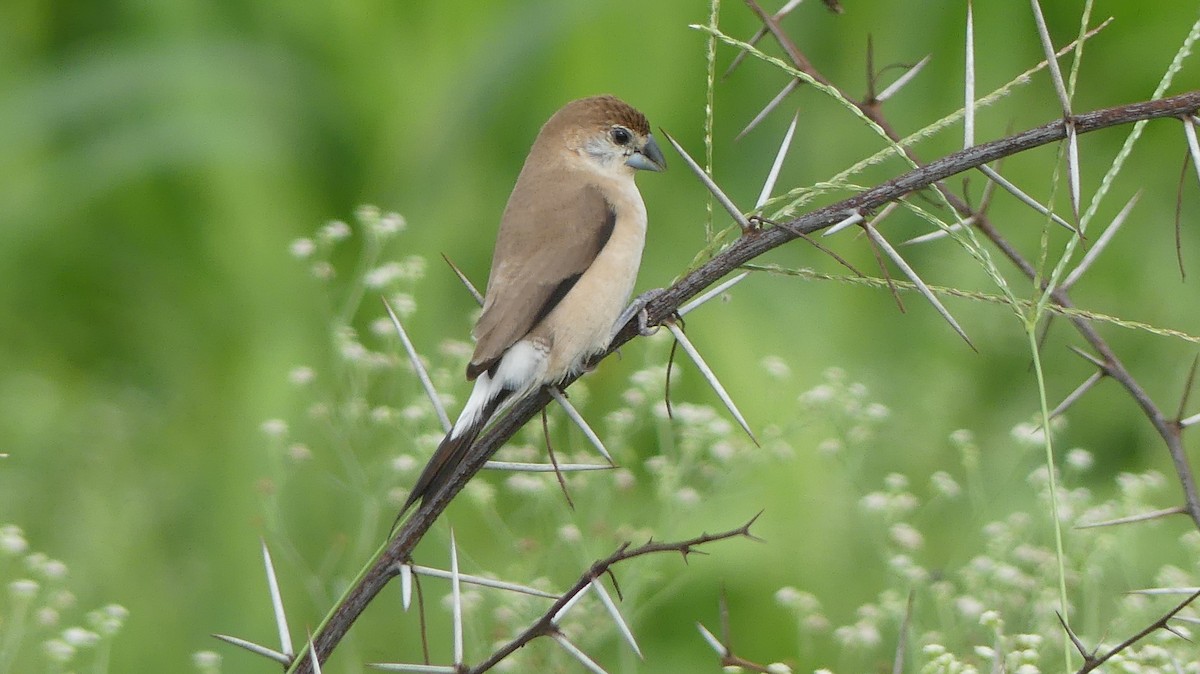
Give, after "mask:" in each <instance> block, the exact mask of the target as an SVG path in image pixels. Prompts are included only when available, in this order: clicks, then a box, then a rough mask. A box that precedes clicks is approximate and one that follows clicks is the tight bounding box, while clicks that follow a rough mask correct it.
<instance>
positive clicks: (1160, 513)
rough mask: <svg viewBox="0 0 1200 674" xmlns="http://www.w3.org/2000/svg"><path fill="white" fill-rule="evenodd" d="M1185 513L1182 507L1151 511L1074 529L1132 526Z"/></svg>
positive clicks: (1089, 523)
mask: <svg viewBox="0 0 1200 674" xmlns="http://www.w3.org/2000/svg"><path fill="white" fill-rule="evenodd" d="M1185 512H1187V510H1186V509H1185V508H1183V506H1175V507H1174V508H1163V509H1162V510H1152V511H1150V512H1146V513H1138V514H1136V515H1129V516H1128V517H1117V518H1115V519H1111V520H1104V521H1103V522H1087V523H1086V524H1076V525H1075V528H1076V529H1095V528H1097V527H1111V526H1116V525H1118V524H1133V523H1134V522H1145V521H1147V520H1156V519H1158V518H1160V517H1167V516H1170V515H1182V514H1183V513H1185Z"/></svg>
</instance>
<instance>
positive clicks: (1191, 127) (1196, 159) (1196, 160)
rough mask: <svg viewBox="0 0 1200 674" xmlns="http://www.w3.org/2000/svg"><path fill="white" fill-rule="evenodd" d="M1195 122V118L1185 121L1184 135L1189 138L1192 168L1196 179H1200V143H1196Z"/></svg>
mask: <svg viewBox="0 0 1200 674" xmlns="http://www.w3.org/2000/svg"><path fill="white" fill-rule="evenodd" d="M1195 120H1196V118H1195V117H1188V118H1187V119H1185V120H1183V133H1184V135H1186V136H1187V143H1188V151H1189V152H1191V153H1192V168H1193V169H1195V171H1196V177H1197V178H1200V143H1197V142H1196V121H1195Z"/></svg>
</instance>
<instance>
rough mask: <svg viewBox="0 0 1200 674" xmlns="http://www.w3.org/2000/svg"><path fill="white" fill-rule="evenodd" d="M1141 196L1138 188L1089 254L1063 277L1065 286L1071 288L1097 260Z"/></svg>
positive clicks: (1089, 250) (1090, 249) (1093, 245)
mask: <svg viewBox="0 0 1200 674" xmlns="http://www.w3.org/2000/svg"><path fill="white" fill-rule="evenodd" d="M1141 196H1142V192H1141V190H1138V191H1137V192H1136V193H1135V194H1134V195H1133V196H1132V197H1130V198H1129V201H1127V202H1126V203H1125V208H1122V209H1121V212H1120V213H1117V217H1115V218H1113V221H1112V224H1110V225H1109V226H1108V228H1107V229H1105V230H1104V232H1103V233H1101V234H1100V238H1098V239H1096V242H1095V243H1093V244H1092V247H1091V248H1089V249H1088V252H1087V254H1085V255H1084V256H1083V259H1082V260H1080V261H1079V264H1078V265H1076V267H1075V268H1074V269H1072V270H1071V273H1070V274H1067V277H1066V278H1065V279H1063V282H1062V286H1063V287H1064V288H1070V287H1071V286H1073V285H1075V282H1076V281H1078V280H1079V277H1080V276H1083V274H1084V272H1086V271H1087V270H1088V269H1090V268H1091V266H1092V263H1094V262H1095V261H1096V258H1098V257H1100V253H1101V252H1102V251H1103V250H1104V248H1105V246H1107V245H1108V242H1109V241H1112V238H1113V236H1115V235H1116V233H1117V230H1119V229H1121V225H1123V224H1125V220H1126V218H1128V217H1129V212H1130V211H1132V210H1133V206H1134V204H1136V203H1137V201H1138V198H1140V197H1141Z"/></svg>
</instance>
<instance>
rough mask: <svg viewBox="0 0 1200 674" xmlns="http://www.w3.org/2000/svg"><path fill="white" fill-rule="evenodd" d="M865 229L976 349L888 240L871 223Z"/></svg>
mask: <svg viewBox="0 0 1200 674" xmlns="http://www.w3.org/2000/svg"><path fill="white" fill-rule="evenodd" d="M863 229H865V230H866V231H867V236H869V237H871V240H872V241H874V242H875V245H877V246H879V248H880V250H882V251H883V252H884V253H885V254H886V255H887V256H888V257H890V258H891V259H892V262H894V263H896V266H897V267H899V268H900V271H902V272H904V275H905V276H907V277H908V280H910V281H912V282H913V285H915V286H916V287H917V290H919V291H920V292H921V294H922V295H924V296H925V299H927V300H929V303H930V304H932V305H933V308H934V309H936V310H937V312H938V313H939V314H941V315H942V318H944V319H946V322H947V323H949V324H950V327H952V328H954V331H955V332H957V333H958V336H959V337H962V338H963V341H965V342H966V343H967V346H970V347H971V348H972V349H974V348H975V345H974V344H972V343H971V338H970V337H967V333H966V332H965V331H964V330H963V329H962V326H960V325H959V324H958V321H956V320H954V316H951V315H950V312H949V311H947V310H946V307H944V306H942V303H941V302H940V301H939V300H938V298H937V295H934V294H933V291H932V290H930V289H929V286H927V285H925V282H924V281H922V280H921V277H920V276H917V272H915V271H913V268H912V267H910V266H909V265H908V262H906V261H905V260H904V258H903V257H901V256H900V253H897V252H896V249H895V248H892V244H890V243H888V242H887V239H885V238H883V236H882V235H880V233H879V232H878V231H876V229H875V228H874V227H872V226H871V225H870V223H867V224H866V225H865V226H864V227H863Z"/></svg>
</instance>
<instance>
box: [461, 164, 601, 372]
mask: <svg viewBox="0 0 1200 674" xmlns="http://www.w3.org/2000/svg"><path fill="white" fill-rule="evenodd" d="M538 177H541V176H532V175H531V176H522V178H529V180H518V181H517V182H518V186H517V188H515V189H514V190H513V194H512V196H511V197H510V198H509V202H508V207H507V208H506V209H505V211H504V218H503V219H502V220H501V223H500V233H499V235H498V236H497V238H496V252H495V254H494V255H493V257H492V271H491V275H490V276H489V277H488V288H487V294H486V296H485V298H484V304H483V314H482V315H481V316H480V317H479V322H478V323H476V324H475V339H476V340H477V341H476V344H475V354H474V356H472V358H471V363H470V364H469V365H468V366H467V378H468V379H474V378H475V377H477V376H478V375H479V373H481V372H485V371H487V370H488V369H490V368H491V367H492V366H493V365H495V364H496V362H497V361H499V360H500V357H501V356H503V355H504V352H505V351H506V350H508V348H509V347H510V346H512V345H513V344H514V343H516V342H517V340H519V339H521V338H522V337H524V336H525V335H526V334H528V332H529V331H530V330H531V329H532V328H533V327H534V326H535V325H537V323H538V322H539V321H541V320H542V319H543V318H544V317H545V316H546V315H547V314H549V313H550V311H551V310H553V309H554V307H555V306H557V305H558V303H559V302H560V301H561V300H562V298H563V297H564V296H565V295H566V294H567V292H568V291H569V290H570V289H571V287H572V286H574V285H575V282H576V281H578V280H579V277H580V276H582V275H583V273H584V272H585V271H587V269H588V267H590V266H591V264H592V262H593V261H595V259H596V256H597V255H599V254H600V251H601V250H602V249H603V248H604V245H605V244H606V243H607V242H608V239H609V237H610V236H611V235H612V231H613V227H614V226H615V225H616V217H617V216H616V212H615V211H614V210H613V207H612V205H611V204H610V203H609V202H608V200H607V199H605V197H604V195H603V194H602V193H601V192H600V189H599V188H597V187H596V186H595V185H593V184H591V183H588V182H586V181H583V180H577V181H575V180H569V179H567V180H564V179H561V176H559V178H560V179H559V180H556V181H549V180H547V181H543V180H537V179H536V178H538ZM546 178H550V176H546ZM547 182H556V183H557V184H555V185H553V188H550V185H547V184H546V183H547ZM571 183H574V184H571ZM543 185H545V186H546V187H547V188H548V189H538V188H539V187H542V186H543Z"/></svg>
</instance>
